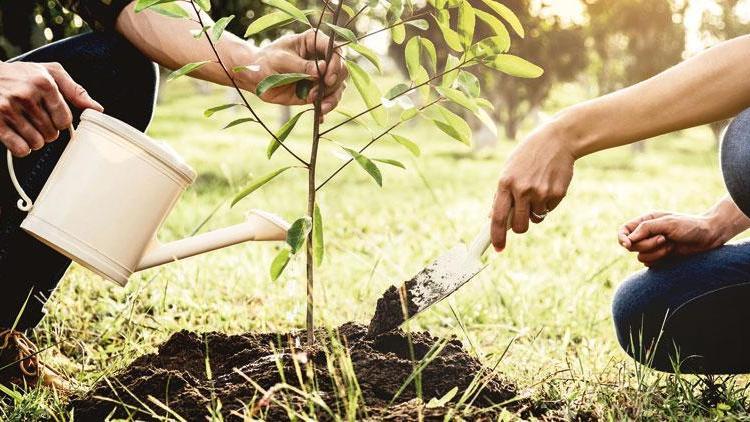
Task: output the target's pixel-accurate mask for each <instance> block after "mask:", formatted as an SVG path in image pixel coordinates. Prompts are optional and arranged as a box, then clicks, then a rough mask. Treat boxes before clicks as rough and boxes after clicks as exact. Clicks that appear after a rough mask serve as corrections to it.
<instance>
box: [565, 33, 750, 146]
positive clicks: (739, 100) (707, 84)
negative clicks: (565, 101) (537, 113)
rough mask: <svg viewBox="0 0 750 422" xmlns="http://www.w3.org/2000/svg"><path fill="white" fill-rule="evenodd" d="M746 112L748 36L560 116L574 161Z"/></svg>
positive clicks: (749, 66) (749, 79) (749, 76)
mask: <svg viewBox="0 0 750 422" xmlns="http://www.w3.org/2000/svg"><path fill="white" fill-rule="evenodd" d="M748 107H750V35H747V36H743V37H739V38H735V39H733V40H730V41H727V42H724V43H721V44H719V45H717V46H716V47H714V48H711V49H709V50H706V51H704V52H703V53H701V54H698V55H697V56H695V57H693V58H691V59H688V60H686V61H684V62H682V63H680V64H678V65H676V66H674V67H672V68H671V69H668V70H666V71H665V72H662V73H660V74H658V75H656V76H654V77H652V78H650V79H647V80H645V81H643V82H641V83H639V84H636V85H633V86H631V87H628V88H625V89H622V90H620V91H616V92H613V93H611V94H609V95H605V96H603V97H600V98H596V99H593V100H590V101H586V102H584V103H581V104H579V105H576V106H574V107H571V108H570V109H568V110H565V111H564V112H563V113H561V115H560V117H559V119H560V123H561V124H562V125H567V126H568V130H571V131H572V132H573V134H572V135H573V139H572V140H571V145H570V147H571V150H572V151H573V154H574V155H575V156H576V157H580V156H583V155H587V154H590V153H592V152H595V151H599V150H602V149H607V148H612V147H616V146H620V145H624V144H629V143H632V142H636V141H639V140H642V139H647V138H651V137H653V136H656V135H661V134H664V133H668V132H672V131H675V130H679V129H685V128H688V127H693V126H697V125H701V124H705V123H710V122H714V121H717V120H721V119H726V118H729V117H731V116H734V115H735V114H737V113H739V112H740V111H742V110H744V109H745V108H748Z"/></svg>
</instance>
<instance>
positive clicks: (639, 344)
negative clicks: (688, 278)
mask: <svg viewBox="0 0 750 422" xmlns="http://www.w3.org/2000/svg"><path fill="white" fill-rule="evenodd" d="M657 279H658V276H656V275H655V274H654V272H653V271H651V270H643V271H640V272H637V273H635V274H633V275H631V276H630V277H628V278H627V279H626V280H625V281H624V282H623V283H622V284H621V285H620V287H619V288H618V289H617V292H616V293H615V296H614V299H613V301H612V319H613V322H614V326H615V332H616V334H617V340H618V341H619V343H620V346H621V347H622V348H623V350H625V352H627V353H628V354H629V355H630V356H631V357H632V358H633V359H635V360H637V361H639V362H641V363H643V364H649V365H653V363H654V358H655V357H654V355H653V354H654V353H655V351H656V350H655V349H656V346H657V342H658V339H659V335H660V333H661V330H662V327H663V323H664V321H665V318H666V316H667V315H666V312H667V310H666V308H665V307H664V306H660V304H659V303H658V302H659V301H658V297H656V296H655V295H654V292H653V290H652V289H653V287H654V286H655V285H656V284H658V280H657ZM656 360H657V361H660V360H661V359H658V357H657V359H656Z"/></svg>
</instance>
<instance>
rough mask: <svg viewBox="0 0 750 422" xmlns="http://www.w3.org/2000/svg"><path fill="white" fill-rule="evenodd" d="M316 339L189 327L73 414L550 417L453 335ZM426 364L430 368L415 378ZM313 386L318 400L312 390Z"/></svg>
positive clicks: (344, 330)
mask: <svg viewBox="0 0 750 422" xmlns="http://www.w3.org/2000/svg"><path fill="white" fill-rule="evenodd" d="M316 339H317V343H316V344H315V345H314V346H312V347H304V346H301V345H300V343H303V342H304V335H303V333H302V332H291V333H283V334H276V333H269V334H255V333H247V334H241V335H226V334H223V333H217V332H209V333H205V334H198V333H194V332H190V331H186V330H183V331H180V332H177V333H175V334H174V335H172V337H171V338H170V339H169V340H167V341H166V342H165V343H163V344H162V345H161V346H159V348H158V352H157V353H152V354H147V355H144V356H141V357H139V358H137V359H136V360H134V361H133V362H132V363H131V364H130V365H129V366H128V367H127V368H125V369H124V370H122V371H120V372H119V373H117V374H116V375H114V376H112V377H109V378H107V379H104V380H101V381H99V382H98V383H97V384H96V385H95V386H94V387H93V388H92V389H91V390H90V391H89V392H88V393H87V394H86V395H84V396H81V397H78V398H76V399H74V400H73V401H71V403H70V408H71V409H72V410H73V412H74V414H75V419H76V420H82V421H83V420H86V421H87V420H103V419H105V418H106V417H108V416H110V417H112V416H114V417H122V418H127V417H132V418H134V419H136V420H154V419H157V418H159V417H162V418H163V417H173V418H174V417H175V415H179V416H180V417H182V418H184V419H186V420H188V421H193V420H205V417H206V415H207V414H209V409H217V410H216V411H217V412H219V413H221V414H222V415H223V416H224V418H225V420H241V419H242V415H252V416H253V417H255V418H259V419H265V420H289V419H292V418H295V412H297V414H298V415H308V416H314V417H315V418H317V419H319V420H332V419H333V417H332V414H336V415H346V414H349V415H355V416H356V419H357V420H363V419H372V420H392V421H393V420H414V418H415V417H416V416H417V415H418V414H419V413H421V414H422V417H424V418H425V420H443V418H444V417H445V415H446V414H447V413H449V412H453V413H451V414H456V415H462V414H463V415H464V417H466V415H468V414H473V415H475V417H471V418H470V419H472V420H477V419H484V418H486V419H487V420H493V419H494V418H493V416H494V417H496V416H497V414H499V412H501V411H502V410H503V409H505V410H507V411H511V412H521V413H522V414H525V415H526V416H532V415H539V414H541V413H544V410H543V409H542V407H540V406H537V405H534V403H532V402H531V401H530V400H529V399H526V398H520V397H519V395H518V392H517V390H516V387H515V386H514V385H513V384H511V383H509V382H507V381H506V380H504V379H503V378H502V377H501V376H499V375H498V374H497V373H496V372H493V371H490V370H489V369H487V368H486V367H483V366H482V364H481V363H480V362H479V361H478V360H477V359H475V358H474V357H472V356H471V355H469V354H468V353H467V352H466V351H465V350H464V349H463V347H462V344H461V342H460V341H459V340H457V339H455V338H452V339H439V338H436V337H433V336H431V335H430V334H428V333H411V335H407V334H406V333H404V332H403V331H401V330H396V331H391V332H388V333H386V334H382V335H379V336H376V337H374V338H373V337H368V336H367V327H366V326H364V325H359V324H355V323H347V324H344V325H342V326H341V327H339V328H338V329H336V330H334V331H332V332H325V331H323V330H319V331H318V332H317V335H316ZM412 356H413V358H414V359H412ZM420 362H422V364H424V363H425V362H429V363H427V364H426V365H423V367H422V369H421V371H419V374H420V376H419V377H417V379H415V377H414V376H413V373H414V368H415V366H417V367H419V366H420ZM352 372H353V373H352ZM355 375H356V376H355ZM415 381H416V382H415ZM417 384H420V385H421V400H420V398H419V397H418V394H417V387H416V385H417ZM404 385H406V386H405V387H403V386H404ZM312 386H315V388H314V390H315V391H317V393H312V392H311V391H312V390H313V388H312ZM454 387H456V388H457V394H455V396H453V398H452V399H451V400H450V401H449V402H447V403H445V404H442V403H438V404H436V403H434V401H433V403H432V404H431V405H427V404H426V403H429V400H430V399H432V398H437V399H440V398H443V397H445V396H446V394H447V393H449V392H451V390H453V389H454ZM465 391H470V394H469V396H468V398H465V399H464V400H463V403H458V402H459V401H460V399H461V397H462V395H463V393H464V392H465ZM305 396H306V397H305ZM469 402H471V403H472V405H471V406H470V407H467V404H468V403H469ZM219 403H220V405H218V404H219ZM311 403H314V404H313V405H311ZM166 408H168V410H167V409H166ZM149 409H150V410H149ZM353 409H356V410H353ZM297 419H299V418H297Z"/></svg>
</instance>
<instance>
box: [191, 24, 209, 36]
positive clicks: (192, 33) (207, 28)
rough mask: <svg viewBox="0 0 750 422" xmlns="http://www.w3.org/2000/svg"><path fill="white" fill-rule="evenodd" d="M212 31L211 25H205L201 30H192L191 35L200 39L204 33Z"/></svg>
mask: <svg viewBox="0 0 750 422" xmlns="http://www.w3.org/2000/svg"><path fill="white" fill-rule="evenodd" d="M209 29H211V25H205V26H204V27H203V28H201V29H191V30H190V34H191V35H192V36H193V38H195V39H198V38H200V37H202V36H203V33H205V32H206V31H208V30H209Z"/></svg>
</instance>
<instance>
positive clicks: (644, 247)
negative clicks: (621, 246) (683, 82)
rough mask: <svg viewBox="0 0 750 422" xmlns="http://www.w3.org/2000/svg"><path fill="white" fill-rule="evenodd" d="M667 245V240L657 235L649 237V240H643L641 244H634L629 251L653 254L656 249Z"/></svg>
mask: <svg viewBox="0 0 750 422" xmlns="http://www.w3.org/2000/svg"><path fill="white" fill-rule="evenodd" d="M665 243H667V238H666V237H664V236H663V235H657V236H654V237H649V238H648V239H644V240H641V241H640V242H637V243H633V244H632V245H631V246H630V248H629V250H630V251H633V252H643V253H647V252H651V251H654V250H655V249H657V248H659V247H661V246H664V244H665Z"/></svg>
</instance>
